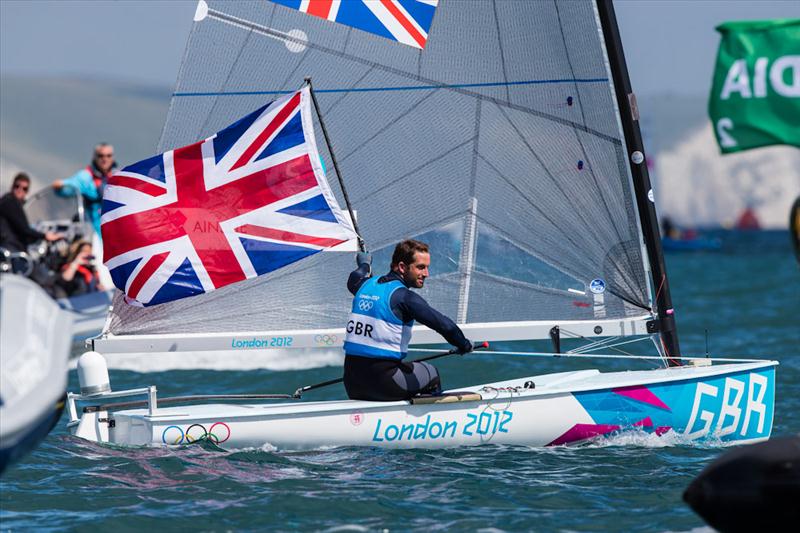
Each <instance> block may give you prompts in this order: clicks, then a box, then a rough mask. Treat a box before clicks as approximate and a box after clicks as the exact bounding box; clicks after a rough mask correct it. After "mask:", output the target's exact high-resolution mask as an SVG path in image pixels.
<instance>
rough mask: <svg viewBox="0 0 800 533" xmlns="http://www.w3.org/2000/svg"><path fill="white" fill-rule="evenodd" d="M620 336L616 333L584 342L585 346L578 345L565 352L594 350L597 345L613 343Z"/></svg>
mask: <svg viewBox="0 0 800 533" xmlns="http://www.w3.org/2000/svg"><path fill="white" fill-rule="evenodd" d="M620 338H621V337H620V336H619V335H615V336H614V337H609V338H607V339H598V340H596V341H594V342H590V343H587V344H584V345H583V346H578V347H577V348H574V349H572V350H567V351H566V352H565V353H573V352H574V353H579V352H582V351H592V350H594V349H595V347H598V346H605V345H606V344H613V343H614V342H616V341H617V340H619V339H620Z"/></svg>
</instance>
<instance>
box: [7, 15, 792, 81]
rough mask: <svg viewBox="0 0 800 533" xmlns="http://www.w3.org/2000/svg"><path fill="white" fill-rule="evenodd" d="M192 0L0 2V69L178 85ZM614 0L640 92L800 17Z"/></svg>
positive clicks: (702, 72)
mask: <svg viewBox="0 0 800 533" xmlns="http://www.w3.org/2000/svg"><path fill="white" fill-rule="evenodd" d="M264 1H266V0H264ZM518 1H530V0H518ZM195 5H196V1H195V0H149V1H146V2H145V1H139V0H135V1H134V0H118V1H106V0H57V1H56V0H0V74H4V75H6V74H16V75H20V74H24V75H33V76H42V75H48V76H63V75H68V76H94V77H104V78H111V79H116V80H130V81H136V82H142V83H147V84H153V85H160V86H167V87H172V86H173V85H174V83H175V78H176V75H177V70H178V66H179V64H180V59H181V57H182V55H183V49H184V46H185V43H186V38H187V36H188V34H189V29H190V27H191V23H192V15H193V14H194V10H195ZM615 6H616V11H617V19H618V23H619V26H620V30H621V33H622V40H623V46H624V47H625V53H626V56H627V59H628V68H629V70H630V73H631V80H632V83H633V88H634V90H635V91H636V92H637V93H639V94H642V95H651V94H657V93H665V92H672V93H680V94H691V95H704V94H706V93H707V92H708V90H709V87H710V83H711V75H712V68H713V65H714V61H715V58H716V51H717V46H718V43H719V38H718V35H717V32H716V31H714V27H715V26H716V25H718V24H720V23H721V22H724V21H728V20H747V19H770V18H790V17H791V18H798V17H800V1H797V0H792V1H789V0H787V1H782V0H777V1H775V0H773V1H766V0H765V1H751V0H670V1H666V0H617V1H616V2H615Z"/></svg>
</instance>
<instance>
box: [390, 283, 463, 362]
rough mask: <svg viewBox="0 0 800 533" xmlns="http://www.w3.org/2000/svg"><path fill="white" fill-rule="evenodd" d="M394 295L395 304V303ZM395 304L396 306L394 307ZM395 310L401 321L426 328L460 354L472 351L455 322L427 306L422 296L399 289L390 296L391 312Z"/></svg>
mask: <svg viewBox="0 0 800 533" xmlns="http://www.w3.org/2000/svg"><path fill="white" fill-rule="evenodd" d="M395 295H396V296H397V302H395V301H394V300H395ZM395 303H396V304H397V305H396V306H395ZM395 309H397V310H398V311H400V313H401V319H402V320H404V321H405V320H411V319H413V320H416V321H418V322H419V323H420V324H423V325H425V326H428V327H429V328H431V329H432V330H434V331H435V332H437V333H438V334H439V335H441V336H442V337H444V338H445V340H446V341H447V342H449V343H450V344H452V345H453V346H455V347H456V348H458V351H459V352H460V353H467V352H471V351H472V343H471V342H470V341H468V340H467V338H466V337H465V336H464V332H462V331H461V328H459V327H458V326H457V325H456V323H455V322H453V321H452V320H450V319H449V318H448V317H446V316H444V315H443V314H442V313H440V312H439V311H437V310H436V309H434V308H433V307H431V306H430V305H428V302H426V301H425V299H424V298H422V296H420V295H418V294H416V293H414V292H412V291H411V290H409V289H399V290H397V291H395V293H394V294H393V295H392V310H393V311H394V310H395Z"/></svg>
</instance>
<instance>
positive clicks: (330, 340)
mask: <svg viewBox="0 0 800 533" xmlns="http://www.w3.org/2000/svg"><path fill="white" fill-rule="evenodd" d="M336 341H337V337H336V335H317V336H316V337H314V342H316V343H317V344H320V345H325V346H333V345H334V344H336Z"/></svg>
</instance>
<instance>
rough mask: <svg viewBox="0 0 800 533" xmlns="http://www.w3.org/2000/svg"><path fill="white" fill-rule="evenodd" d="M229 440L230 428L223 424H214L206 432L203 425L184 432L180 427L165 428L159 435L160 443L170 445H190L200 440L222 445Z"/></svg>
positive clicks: (193, 426)
mask: <svg viewBox="0 0 800 533" xmlns="http://www.w3.org/2000/svg"><path fill="white" fill-rule="evenodd" d="M230 438H231V428H230V426H228V424H226V423H225V422H214V423H213V424H211V427H210V428H208V430H206V427H205V426H204V425H203V424H192V425H191V426H189V427H188V428H186V431H184V430H183V428H181V427H180V426H167V427H166V428H164V431H163V432H162V433H161V441H162V442H163V443H164V444H170V445H177V444H192V443H194V442H198V441H202V440H208V441H210V442H213V443H214V444H222V443H223V442H225V441H227V440H228V439H230Z"/></svg>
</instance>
